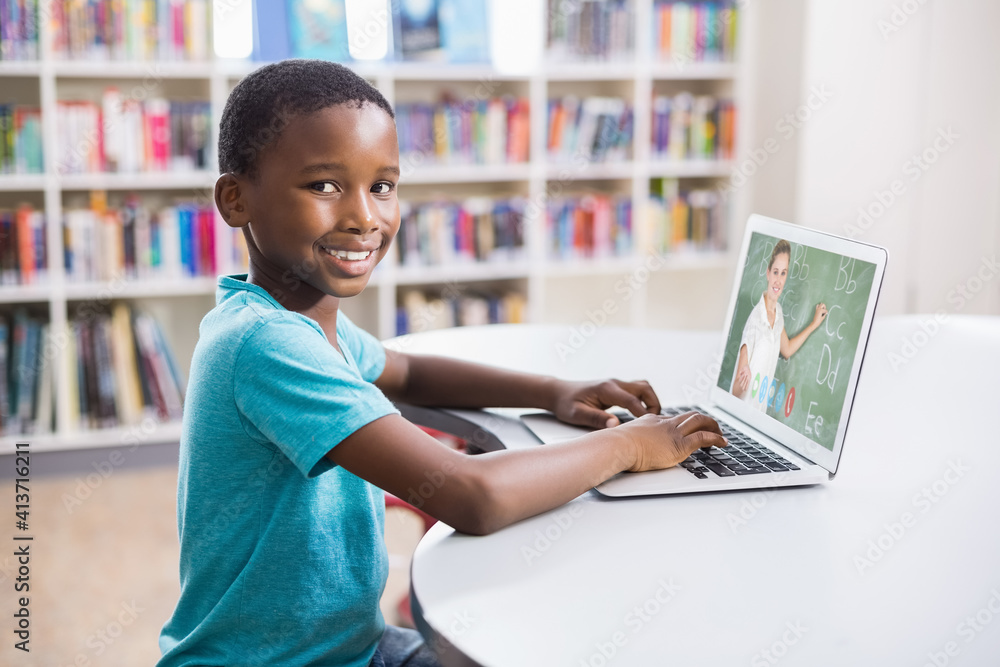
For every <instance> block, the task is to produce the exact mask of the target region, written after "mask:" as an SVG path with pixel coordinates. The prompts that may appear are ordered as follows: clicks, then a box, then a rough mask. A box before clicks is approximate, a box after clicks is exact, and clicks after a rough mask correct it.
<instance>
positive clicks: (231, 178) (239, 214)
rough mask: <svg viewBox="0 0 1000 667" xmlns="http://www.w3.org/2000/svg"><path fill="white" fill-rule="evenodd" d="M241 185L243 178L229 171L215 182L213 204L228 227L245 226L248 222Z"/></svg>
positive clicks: (248, 214) (247, 210) (247, 211)
mask: <svg viewBox="0 0 1000 667" xmlns="http://www.w3.org/2000/svg"><path fill="white" fill-rule="evenodd" d="M243 186H244V184H243V180H242V179H241V178H240V177H238V176H236V175H235V174H231V173H226V174H223V175H222V176H219V180H217V181H216V182H215V206H216V207H217V208H218V209H219V213H221V214H222V219H223V220H225V221H226V224H227V225H229V226H230V227H245V226H246V225H247V223H248V222H250V211H249V209H248V208H247V204H246V201H245V193H244V189H243Z"/></svg>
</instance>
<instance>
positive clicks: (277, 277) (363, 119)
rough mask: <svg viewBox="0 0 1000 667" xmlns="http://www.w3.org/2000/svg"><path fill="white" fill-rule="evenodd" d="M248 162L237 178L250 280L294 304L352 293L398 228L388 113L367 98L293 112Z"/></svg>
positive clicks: (395, 161) (395, 154) (310, 304)
mask: <svg viewBox="0 0 1000 667" xmlns="http://www.w3.org/2000/svg"><path fill="white" fill-rule="evenodd" d="M257 164H258V173H257V176H256V178H253V179H250V178H247V177H246V176H242V177H240V180H241V181H242V183H241V186H242V187H241V190H242V195H243V197H242V199H243V201H244V202H245V204H246V216H245V217H246V219H247V222H248V225H249V226H248V229H249V233H248V234H247V245H248V247H249V254H250V274H249V281H250V282H252V283H255V284H257V285H260V286H261V287H263V288H264V289H266V290H268V292H270V293H271V294H272V295H273V296H275V298H276V299H277V300H278V301H279V302H280V303H281V304H282V305H284V306H285V307H286V308H288V309H289V310H295V311H300V312H301V311H303V310H308V309H312V308H314V307H322V306H321V302H324V301H327V300H328V299H326V297H328V296H329V297H334V298H336V299H339V298H342V297H349V296H354V295H356V294H358V293H360V292H361V291H362V290H363V289H364V288H365V286H366V285H367V284H368V279H369V278H370V277H371V272H372V270H373V269H374V268H375V265H376V264H378V262H379V261H381V259H382V258H383V257H384V256H385V254H386V252H388V249H389V245H390V243H391V242H392V239H393V237H394V236H395V235H396V232H397V231H398V230H399V201H398V199H397V197H396V183H397V181H398V180H399V148H398V144H397V140H396V126H395V124H394V122H393V120H392V118H390V117H389V115H388V114H387V113H386V112H385V111H384V110H382V109H380V108H378V107H377V106H375V105H373V104H369V103H365V104H363V105H362V106H361V107H360V108H358V107H356V106H353V105H350V106H349V105H344V104H341V105H335V106H331V107H327V108H324V109H321V110H319V111H316V112H314V113H310V114H297V115H295V116H293V117H292V119H291V120H290V122H289V123H288V124H287V126H286V127H285V128H284V129H283V130H282V132H281V135H280V136H279V137H278V138H277V139H276V140H275V141H274V142H273V143H271V144H269V145H267V146H266V147H265V148H263V149H262V152H261V154H260V155H259V156H258V160H257ZM230 224H232V223H230ZM328 305H329V306H330V307H333V308H336V305H335V303H331V304H328Z"/></svg>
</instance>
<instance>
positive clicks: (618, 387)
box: [599, 380, 646, 416]
mask: <svg viewBox="0 0 1000 667" xmlns="http://www.w3.org/2000/svg"><path fill="white" fill-rule="evenodd" d="M623 384H626V383H623V382H621V381H619V380H614V381H612V382H609V383H606V384H604V385H601V386H602V387H603V388H604V392H603V393H602V394H601V395H600V396H599V398H600V399H601V401H603V402H604V404H605V405H620V406H622V407H623V408H625V409H626V410H628V411H629V412H631V413H632V414H634V415H636V416H639V415H644V414H646V406H644V405H643V404H642V401H640V400H639V398H638V397H637V396H636V395H635V394H633V393H631V392H629V391H627V390H626V389H625V388H624V387H622V385H623Z"/></svg>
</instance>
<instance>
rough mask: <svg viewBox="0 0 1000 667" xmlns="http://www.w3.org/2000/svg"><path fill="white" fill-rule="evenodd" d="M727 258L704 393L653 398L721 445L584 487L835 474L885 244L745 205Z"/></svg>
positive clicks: (672, 489)
mask: <svg viewBox="0 0 1000 667" xmlns="http://www.w3.org/2000/svg"><path fill="white" fill-rule="evenodd" d="M739 258H740V261H739V266H738V267H737V270H736V280H735V285H734V286H733V291H732V295H731V297H730V299H729V310H728V311H727V315H726V325H725V329H724V331H725V332H726V336H725V340H724V343H723V345H724V347H723V350H722V357H721V358H722V363H721V365H720V368H719V373H718V377H717V379H716V383H715V385H714V386H712V388H711V391H710V393H709V396H708V399H707V400H706V401H705V402H704V403H699V404H696V405H692V406H670V407H667V408H664V409H663V412H664V414H668V415H669V414H680V413H682V412H685V411H687V410H697V411H699V412H703V413H705V414H707V415H710V416H712V417H713V418H715V419H716V420H717V421H718V422H719V426H720V427H721V428H722V431H723V435H724V436H725V437H726V439H727V440H728V442H729V446H728V447H725V448H721V449H720V448H715V447H713V448H710V449H707V450H706V449H700V450H698V451H696V452H695V453H694V454H693V455H692V456H691V457H689V458H688V459H687V460H685V461H683V462H682V463H680V464H679V465H677V466H674V467H672V468H668V469H665V470H656V471H650V472H642V473H620V474H618V475H616V476H615V477H613V478H611V479H609V480H607V481H606V482H604V483H602V484H600V485H599V486H597V487H596V489H597V491H598V492H600V493H601V494H603V495H606V496H612V497H625V496H646V495H661V494H677V493H698V492H705V491H725V490H737V489H755V488H773V487H780V486H801V485H810V484H818V483H821V482H826V481H829V480H832V479H833V478H834V476H835V475H836V473H837V467H838V464H839V462H840V455H841V453H842V451H843V448H844V440H845V438H846V435H847V424H848V420H849V418H850V415H851V406H852V405H853V403H854V396H855V390H856V389H857V385H858V377H859V376H860V374H861V365H862V361H863V360H864V356H865V348H866V347H867V345H868V336H869V333H870V331H871V325H872V319H873V317H874V315H875V306H876V303H877V302H878V296H879V291H880V289H881V286H882V277H883V274H884V273H885V265H886V262H887V261H888V252H887V251H886V250H885V248H881V247H878V246H874V245H870V244H868V243H862V242H860V241H856V240H851V239H847V238H842V237H839V236H834V235H832V234H827V233H824V232H819V231H815V230H811V229H808V228H805V227H801V226H798V225H791V224H788V223H785V222H781V221H779V220H774V219H772V218H767V217H764V216H761V215H752V216H750V219H749V221H748V223H747V226H746V232H745V234H744V237H743V243H742V247H741V249H740V253H739ZM782 324H783V327H784V333H785V337H784V338H785V339H784V340H783V337H782V336H781V333H782V328H781V327H782ZM616 414H618V415H619V417H621V418H622V419H625V420H627V419H629V418H630V416H628V415H627V414H625V413H624V412H616ZM521 419H522V421H523V422H524V424H525V425H526V426H527V427H528V428H529V429H530V430H531V431H532V432H533V433H534V434H535V435H536V436H537V437H538V438H539V440H541V441H542V442H543V443H551V442H557V441H559V440H565V439H568V438H574V437H578V436H580V435H582V434H584V433H587V432H588V429H585V428H581V427H577V426H571V425H569V424H564V423H562V422H559V421H558V420H556V419H555V418H554V417H553V416H552V415H551V414H550V413H532V414H525V415H523V416H522V417H521Z"/></svg>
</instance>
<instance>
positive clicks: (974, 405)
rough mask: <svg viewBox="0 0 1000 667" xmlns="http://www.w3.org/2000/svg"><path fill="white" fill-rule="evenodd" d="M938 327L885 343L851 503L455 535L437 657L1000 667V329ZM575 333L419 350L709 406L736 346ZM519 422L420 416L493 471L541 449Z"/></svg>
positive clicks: (598, 505)
mask: <svg viewBox="0 0 1000 667" xmlns="http://www.w3.org/2000/svg"><path fill="white" fill-rule="evenodd" d="M932 319H933V318H932V317H916V316H914V317H901V318H883V319H881V320H878V321H877V322H876V325H875V328H874V330H873V333H872V340H871V344H870V347H869V352H868V356H867V358H866V362H865V367H864V371H863V373H862V378H861V382H860V385H859V389H858V397H857V402H856V404H855V410H854V413H853V416H852V418H851V422H850V427H849V429H848V435H847V442H846V444H845V449H844V454H843V458H842V461H841V466H840V473H839V474H838V475H837V477H836V479H834V480H833V481H832V482H831V483H829V484H825V485H819V486H814V487H805V488H794V489H783V490H779V491H774V490H771V491H745V492H744V491H740V492H730V493H721V494H703V495H693V496H674V497H659V498H642V499H626V500H608V499H605V498H603V497H601V496H599V495H598V494H597V493H596V492H594V491H590V492H588V493H586V494H584V495H583V496H581V497H579V498H577V499H576V500H574V501H573V502H571V503H569V504H568V505H566V506H564V507H562V508H559V509H556V510H553V511H551V512H548V513H546V514H543V515H540V516H537V517H534V518H532V519H529V520H526V521H522V522H520V523H518V524H515V525H513V526H510V527H508V528H506V529H504V530H502V531H499V532H497V533H495V534H493V535H489V536H486V537H471V536H466V535H461V534H457V533H455V532H454V531H452V529H450V528H448V527H447V526H444V525H442V524H438V525H436V526H435V527H434V528H432V529H431V531H430V532H429V533H428V534H427V535H426V536H425V537H424V539H423V541H422V542H421V543H420V545H419V547H418V548H417V552H416V554H415V556H414V560H413V566H412V596H413V598H412V599H413V605H414V612H415V615H416V618H417V621H418V626H419V627H420V629H421V631H422V632H423V633H424V636H425V638H426V639H427V640H428V642H429V643H430V644H432V645H433V646H435V647H437V648H438V649H439V650H440V651H441V655H442V660H443V662H444V663H445V664H446V665H450V664H463V665H464V664H477V663H478V664H482V665H490V666H493V665H498V666H500V665H510V666H512V667H513V666H516V667H523V666H525V665H547V664H553V665H571V666H573V667H582V666H591V667H601V666H603V665H681V666H686V665H751V666H756V665H761V666H763V665H768V666H770V665H778V664H781V665H810V666H813V665H852V666H857V665H903V664H906V665H915V666H918V667H919V666H922V665H925V664H927V665H934V666H935V667H941V666H942V665H945V664H948V665H960V666H961V665H998V664H1000V525H998V524H1000V522H998V520H997V518H996V516H995V513H996V512H997V511H998V510H1000V479H998V475H997V473H998V472H1000V435H998V426H997V423H996V418H997V416H998V414H1000V390H998V389H997V386H998V385H997V383H998V382H1000V318H966V317H957V316H951V317H950V318H948V320H947V321H946V322H944V323H943V324H940V325H939V328H938V330H936V331H934V329H933V327H932V326H930V325H928V324H927V322H929V321H931V320H932ZM922 325H923V327H924V328H922ZM927 331H934V333H933V335H927ZM589 332H590V330H589V329H588V333H589ZM571 333H572V332H571V329H570V328H563V327H532V326H520V327H518V326H513V327H494V328H476V329H455V330H449V331H441V332H433V333H428V334H422V335H417V336H410V337H404V338H402V339H397V344H399V345H401V346H403V347H404V348H405V349H408V350H411V351H414V352H429V353H439V354H451V355H453V356H458V357H462V358H467V359H472V360H479V361H488V362H491V363H496V364H502V365H505V366H508V367H511V368H517V369H522V370H531V371H538V372H547V373H555V374H558V375H560V376H563V377H568V378H586V377H600V376H609V375H614V376H619V377H623V378H638V377H646V378H647V379H649V380H650V381H651V382H652V383H653V386H654V388H655V389H656V391H657V393H658V394H659V395H660V397H661V399H663V400H664V401H674V400H677V401H683V400H688V399H691V398H692V397H694V395H695V394H698V393H703V392H704V390H705V389H706V388H707V386H708V376H709V375H711V374H712V373H711V371H712V370H714V369H712V368H711V367H712V366H713V362H714V361H717V360H716V359H715V356H716V349H717V345H718V342H719V340H720V334H717V333H678V332H658V331H646V330H628V329H612V328H606V329H600V330H597V331H596V332H593V333H592V335H590V336H588V337H580V336H577V337H576V338H574V339H573V340H572V341H571ZM906 341H909V343H910V344H911V345H912V347H910V346H907V345H906V344H905V342H906ZM560 343H561V344H564V345H566V346H568V348H565V347H560V346H559V345H557V344H560ZM572 343H577V344H580V343H582V344H580V345H579V347H578V349H577V348H574V346H573V344H572ZM566 349H570V350H573V353H572V354H569V355H565V354H563V355H560V350H561V351H562V352H563V353H565V350H566ZM893 353H894V354H896V355H898V357H892V356H890V355H891V354H893ZM908 354H909V355H910V356H911V357H912V358H908V357H907V355H908ZM562 357H565V358H562ZM900 359H902V360H905V363H902V364H900V363H899V360H900ZM510 412H511V411H499V412H477V411H426V410H425V411H415V412H414V413H413V416H414V418H417V419H420V420H421V421H425V422H427V421H429V422H434V423H436V424H437V425H438V426H442V425H446V426H449V427H452V428H451V429H450V430H452V431H458V435H464V436H466V437H472V438H474V439H476V440H477V441H478V442H479V444H480V446H481V447H482V448H483V449H492V448H495V447H497V446H499V445H498V443H502V444H503V445H504V446H507V447H529V446H535V445H534V444H533V443H534V439H533V436H532V435H531V434H530V433H528V432H527V431H526V430H525V429H524V428H523V427H522V426H521V424H520V422H519V421H518V420H517V419H516V418H515V417H514V416H513V415H511V414H510ZM463 425H464V426H463ZM463 429H464V430H463Z"/></svg>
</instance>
